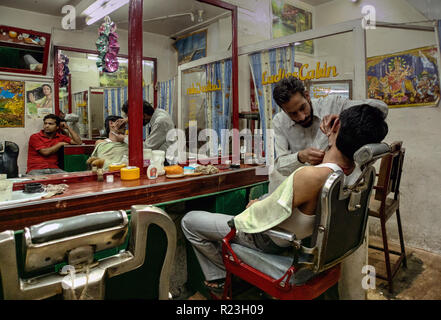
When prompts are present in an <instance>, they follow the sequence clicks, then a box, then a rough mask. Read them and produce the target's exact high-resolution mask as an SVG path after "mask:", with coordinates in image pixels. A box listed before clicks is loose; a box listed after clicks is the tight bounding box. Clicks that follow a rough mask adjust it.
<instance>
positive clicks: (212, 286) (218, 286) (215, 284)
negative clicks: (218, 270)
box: [204, 279, 225, 294]
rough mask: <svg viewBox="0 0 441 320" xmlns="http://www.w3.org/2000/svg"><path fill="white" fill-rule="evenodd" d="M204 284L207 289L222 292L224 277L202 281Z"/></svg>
mask: <svg viewBox="0 0 441 320" xmlns="http://www.w3.org/2000/svg"><path fill="white" fill-rule="evenodd" d="M204 285H205V287H206V288H207V289H208V290H209V291H211V292H213V293H217V294H222V293H223V292H224V287H225V279H216V280H211V281H204Z"/></svg>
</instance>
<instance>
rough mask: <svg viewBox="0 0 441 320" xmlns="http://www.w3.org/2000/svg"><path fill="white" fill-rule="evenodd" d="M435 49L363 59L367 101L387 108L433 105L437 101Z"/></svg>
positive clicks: (437, 86) (421, 49) (438, 93)
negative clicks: (371, 100) (365, 61)
mask: <svg viewBox="0 0 441 320" xmlns="http://www.w3.org/2000/svg"><path fill="white" fill-rule="evenodd" d="M436 56H437V49H436V47H435V46H430V47H423V48H417V49H412V50H407V51H403V52H398V53H394V54H388V55H383V56H376V57H370V58H367V66H366V70H367V81H368V98H373V99H381V100H383V101H384V102H385V103H386V104H387V105H389V106H390V107H417V106H427V105H434V104H437V103H438V100H439V98H440V84H439V78H438V65H437V57H436Z"/></svg>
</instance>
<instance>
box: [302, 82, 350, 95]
mask: <svg viewBox="0 0 441 320" xmlns="http://www.w3.org/2000/svg"><path fill="white" fill-rule="evenodd" d="M307 87H308V90H309V96H310V97H311V99H319V98H325V97H327V96H341V97H344V98H347V99H352V80H335V81H309V83H308V85H307Z"/></svg>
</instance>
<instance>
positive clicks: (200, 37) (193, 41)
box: [173, 29, 207, 65]
mask: <svg viewBox="0 0 441 320" xmlns="http://www.w3.org/2000/svg"><path fill="white" fill-rule="evenodd" d="M173 47H174V48H175V49H176V51H177V52H178V65H180V64H183V63H187V62H190V61H194V60H197V59H200V58H203V57H206V56H207V29H205V30H202V31H198V32H194V33H191V34H189V35H186V36H183V37H180V38H178V39H177V40H176V41H175V43H174V44H173Z"/></svg>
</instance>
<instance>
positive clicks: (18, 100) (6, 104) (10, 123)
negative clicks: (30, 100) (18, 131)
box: [0, 80, 25, 128]
mask: <svg viewBox="0 0 441 320" xmlns="http://www.w3.org/2000/svg"><path fill="white" fill-rule="evenodd" d="M24 93H25V83H24V82H23V81H10V80H0V128H13V127H24V114H25V99H24Z"/></svg>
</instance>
